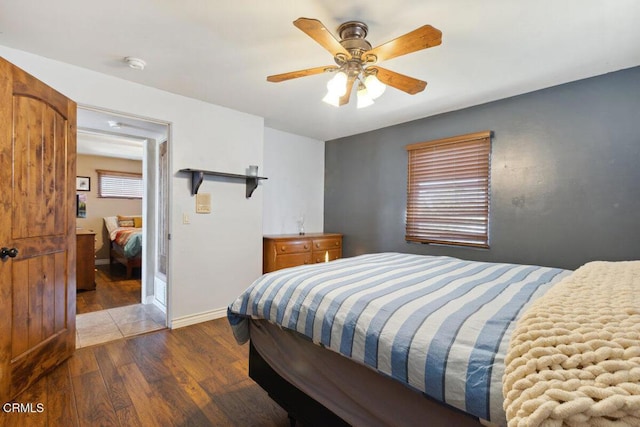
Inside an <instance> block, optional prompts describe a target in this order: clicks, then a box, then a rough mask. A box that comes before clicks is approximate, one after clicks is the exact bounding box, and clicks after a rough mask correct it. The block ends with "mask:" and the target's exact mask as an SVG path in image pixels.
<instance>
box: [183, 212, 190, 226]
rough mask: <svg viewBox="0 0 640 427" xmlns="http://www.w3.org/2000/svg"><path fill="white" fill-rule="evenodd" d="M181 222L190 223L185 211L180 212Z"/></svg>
mask: <svg viewBox="0 0 640 427" xmlns="http://www.w3.org/2000/svg"><path fill="white" fill-rule="evenodd" d="M182 223H183V224H191V220H190V219H189V214H188V213H186V212H183V214H182Z"/></svg>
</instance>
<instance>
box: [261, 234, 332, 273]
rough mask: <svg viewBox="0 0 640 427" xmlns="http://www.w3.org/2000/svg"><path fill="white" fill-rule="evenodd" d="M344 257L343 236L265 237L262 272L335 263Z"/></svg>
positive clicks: (296, 235) (294, 235) (287, 235)
mask: <svg viewBox="0 0 640 427" xmlns="http://www.w3.org/2000/svg"><path fill="white" fill-rule="evenodd" d="M341 257H342V234H336V233H308V234H303V235H299V234H283V235H279V236H264V238H263V261H262V271H263V272H264V273H268V272H270V271H275V270H280V269H281V268H287V267H295V266H297V265H303V264H312V263H318V262H325V261H333V260H335V259H338V258H341Z"/></svg>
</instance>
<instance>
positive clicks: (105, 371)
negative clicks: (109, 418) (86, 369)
mask: <svg viewBox="0 0 640 427" xmlns="http://www.w3.org/2000/svg"><path fill="white" fill-rule="evenodd" d="M93 353H94V354H95V357H96V360H97V362H98V366H99V367H100V373H101V374H102V378H103V379H104V383H105V386H106V388H107V393H108V394H109V399H110V400H111V405H112V406H113V409H114V410H115V411H116V413H117V412H118V411H120V410H123V409H125V408H129V407H132V406H133V402H132V401H131V398H130V397H129V394H128V393H127V388H126V387H125V385H124V383H123V381H122V377H120V374H119V373H118V370H117V369H116V367H115V366H114V364H113V362H112V361H111V358H110V357H109V354H108V352H107V350H106V349H105V348H104V347H96V348H95V349H94V350H93Z"/></svg>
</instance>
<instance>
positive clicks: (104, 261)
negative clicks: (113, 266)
mask: <svg viewBox="0 0 640 427" xmlns="http://www.w3.org/2000/svg"><path fill="white" fill-rule="evenodd" d="M96 265H109V258H107V259H96Z"/></svg>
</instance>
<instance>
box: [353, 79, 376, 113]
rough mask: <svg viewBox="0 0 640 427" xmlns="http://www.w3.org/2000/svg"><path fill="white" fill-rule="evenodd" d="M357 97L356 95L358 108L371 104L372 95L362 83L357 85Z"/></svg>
mask: <svg viewBox="0 0 640 427" xmlns="http://www.w3.org/2000/svg"><path fill="white" fill-rule="evenodd" d="M357 97H358V105H357V107H358V108H365V107H368V106H370V105H373V97H372V96H371V94H370V93H369V91H368V90H367V87H366V86H365V85H363V84H362V83H360V84H359V85H358V93H357Z"/></svg>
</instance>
